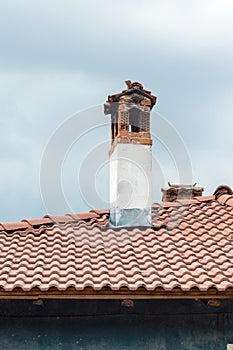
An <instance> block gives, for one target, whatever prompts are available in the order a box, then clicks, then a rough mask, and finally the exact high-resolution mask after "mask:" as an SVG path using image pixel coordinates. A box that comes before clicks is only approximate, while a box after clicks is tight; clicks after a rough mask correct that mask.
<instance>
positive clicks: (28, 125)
mask: <svg viewBox="0 0 233 350" xmlns="http://www.w3.org/2000/svg"><path fill="white" fill-rule="evenodd" d="M232 16H233V2H232V1H231V0H204V1H199V0H195V1H194V0H189V1H187V0H176V1H174V0H173V1H172V0H144V1H139V0H124V1H123V0H118V1H111V0H110V1H107V0H97V1H82V0H66V1H65V0H56V1H55V0H47V1H45V0H41V1H28V0H21V1H16V0H7V1H6V0H1V1H0V106H1V113H0V126H1V138H0V152H1V154H0V156H1V157H0V159H1V161H0V198H1V210H0V222H5V221H18V220H21V219H24V218H30V217H41V216H43V215H45V214H47V212H49V213H52V214H57V215H58V214H60V215H63V214H66V213H67V211H69V212H85V211H89V210H91V209H94V208H100V207H106V206H108V150H109V124H108V122H109V117H106V116H104V115H103V109H102V106H103V103H104V102H105V100H106V99H107V96H108V95H109V94H114V93H118V92H120V91H121V90H122V89H125V83H124V81H125V80H129V79H130V80H132V81H139V82H141V83H142V84H143V85H144V87H145V88H146V89H148V90H151V91H152V93H153V94H154V95H156V96H157V97H158V100H157V104H156V106H155V108H154V111H155V112H154V117H153V118H154V119H153V126H152V131H153V135H154V136H153V159H154V161H153V163H154V164H155V167H154V168H155V169H154V170H153V186H154V189H155V190H154V192H153V193H154V200H155V201H160V200H161V187H162V186H163V187H164V186H166V184H167V182H168V181H170V182H180V181H181V180H183V179H185V176H184V174H185V173H186V172H187V168H188V167H189V168H190V167H191V170H192V180H193V182H197V184H198V185H199V186H203V187H204V188H205V191H204V195H210V194H212V193H213V192H214V190H215V188H216V187H217V186H218V185H220V184H227V185H229V186H232V185H233V164H232V149H233V137H232V130H233V101H232V96H233V45H232V42H233V22H232ZM161 121H164V123H163V127H161V125H162V124H161V123H162V122H161ZM98 123H99V124H98ZM156 123H157V124H156ZM169 130H170V131H171V130H172V132H171V133H169ZM171 138H172V140H174V139H175V140H178V139H179V142H180V143H182V147H183V148H182V150H183V151H184V152H185V154H186V156H187V155H188V159H189V162H190V164H188V165H187V163H184V164H181V163H179V160H178V158H179V155H180V148H179V147H178V146H177V142H178V141H177V142H173V143H172V142H170V141H171ZM53 152H54V153H53ZM61 152H63V153H62V157H61V162H60V163H59V164H60V165H59V164H58V163H56V161H57V159H58V158H57V157H59V156H61ZM174 155H175V156H174ZM174 158H175V159H174ZM178 163H179V165H178V168H179V169H178V170H177V164H178ZM58 165H59V166H60V167H59V166H58ZM55 166H56V169H55ZM58 180H59V181H58ZM56 181H57V183H59V186H60V189H59V191H61V193H63V197H64V198H65V200H66V204H64V205H63V204H62V203H61V204H59V203H58V198H59V197H56V195H57V192H55V191H57V187H56V186H55V185H54V183H56ZM57 204H59V205H57Z"/></svg>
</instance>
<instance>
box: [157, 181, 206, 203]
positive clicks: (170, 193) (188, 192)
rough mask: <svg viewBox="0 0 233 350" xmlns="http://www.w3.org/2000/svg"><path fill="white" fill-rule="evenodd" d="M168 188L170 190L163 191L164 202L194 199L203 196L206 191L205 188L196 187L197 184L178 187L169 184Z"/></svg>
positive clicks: (163, 189) (164, 189)
mask: <svg viewBox="0 0 233 350" xmlns="http://www.w3.org/2000/svg"><path fill="white" fill-rule="evenodd" d="M168 186H169V187H168V188H162V189H161V191H162V193H163V197H162V201H163V202H174V201H176V200H180V199H192V198H194V197H198V196H202V192H203V191H204V188H203V187H196V183H195V184H194V185H178V184H171V183H170V182H168Z"/></svg>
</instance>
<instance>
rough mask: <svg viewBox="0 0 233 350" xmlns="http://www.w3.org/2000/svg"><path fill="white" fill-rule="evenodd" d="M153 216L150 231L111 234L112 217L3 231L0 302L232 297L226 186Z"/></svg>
mask: <svg viewBox="0 0 233 350" xmlns="http://www.w3.org/2000/svg"><path fill="white" fill-rule="evenodd" d="M224 189H225V190H224ZM227 189H228V190H227ZM230 190H231V189H230ZM152 214H153V227H147V228H146V227H132V228H125V227H124V228H111V227H109V222H108V215H109V213H108V210H100V211H98V210H97V211H91V212H89V213H84V214H70V215H65V216H45V217H44V218H41V219H27V220H22V221H21V222H18V223H2V224H0V297H7V296H10V295H12V294H14V293H15V295H20V294H24V295H26V294H27V293H30V292H32V291H37V292H38V293H39V292H40V293H44V295H45V294H47V295H48V294H49V293H50V294H51V293H52V292H53V293H54V291H56V292H59V293H63V294H65V293H67V292H68V291H70V290H71V291H72V293H73V295H74V294H75V293H76V294H77V295H78V294H79V295H81V294H82V293H84V292H85V291H88V290H91V291H92V294H93V293H94V294H96V295H97V294H98V295H100V294H101V293H102V294H103V292H104V293H105V294H107V295H110V294H111V295H114V293H115V294H117V293H119V292H120V291H122V290H124V293H131V294H132V293H135V295H136V294H137V293H138V294H140V293H141V294H143V293H144V294H145V293H150V295H151V296H153V295H156V293H157V292H159V293H160V294H161V293H163V294H164V295H168V294H169V295H172V294H173V293H178V292H179V295H185V294H188V293H190V292H192V291H197V292H198V293H206V292H208V291H212V292H213V294H216V295H218V294H219V295H220V294H221V293H223V294H224V293H225V294H226V292H228V291H230V292H232V290H233V195H232V193H231V192H230V191H229V188H228V187H226V186H221V188H220V187H219V190H218V191H217V192H216V191H215V195H214V196H208V197H196V198H195V199H192V200H190V201H176V202H171V203H162V204H154V205H153V208H152ZM232 295H233V293H232Z"/></svg>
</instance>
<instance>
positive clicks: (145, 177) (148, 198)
mask: <svg viewBox="0 0 233 350" xmlns="http://www.w3.org/2000/svg"><path fill="white" fill-rule="evenodd" d="M126 84H127V87H128V88H127V89H126V90H123V91H122V92H121V93H119V94H115V95H112V96H108V100H107V101H106V103H105V105H104V111H105V114H111V140H112V144H111V149H110V152H109V155H110V222H111V224H112V225H113V226H150V225H151V205H152V190H151V182H152V150H151V147H152V139H151V135H150V111H151V109H152V108H153V106H154V105H155V103H156V97H155V96H153V95H151V92H150V91H147V90H144V89H143V86H142V84H140V83H138V82H134V83H131V81H130V80H128V81H126Z"/></svg>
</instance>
